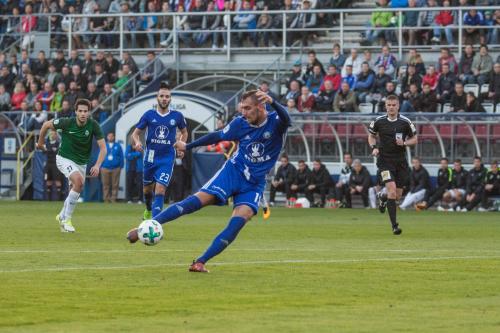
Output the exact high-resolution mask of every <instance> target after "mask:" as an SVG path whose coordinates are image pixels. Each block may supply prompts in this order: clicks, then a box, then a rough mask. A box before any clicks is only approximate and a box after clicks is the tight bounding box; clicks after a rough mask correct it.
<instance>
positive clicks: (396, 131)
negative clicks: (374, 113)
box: [368, 95, 417, 235]
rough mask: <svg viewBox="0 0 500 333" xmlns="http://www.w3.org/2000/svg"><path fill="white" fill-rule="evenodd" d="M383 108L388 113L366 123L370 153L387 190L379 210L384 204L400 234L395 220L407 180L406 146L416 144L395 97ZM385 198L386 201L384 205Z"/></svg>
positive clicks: (413, 134)
mask: <svg viewBox="0 0 500 333" xmlns="http://www.w3.org/2000/svg"><path fill="white" fill-rule="evenodd" d="M385 107H386V109H387V114H385V115H383V116H380V117H377V118H376V119H375V120H374V121H372V122H371V124H370V126H369V129H368V130H369V132H370V133H369V135H368V143H369V144H370V147H371V149H372V155H373V156H376V157H377V167H378V171H379V173H380V177H381V178H382V181H383V183H384V184H385V189H386V192H387V194H386V196H387V199H386V200H385V195H384V196H382V195H380V196H379V200H380V204H379V209H380V211H381V212H384V211H385V207H384V206H385V205H387V212H388V213H389V219H390V221H391V225H392V232H393V233H394V235H400V234H401V232H402V230H401V228H400V227H399V224H398V222H397V219H396V200H399V199H400V198H401V195H402V193H403V188H404V187H405V186H407V184H408V181H409V167H408V162H407V161H406V147H408V146H414V145H415V144H416V143H417V132H416V129H415V125H413V123H412V122H411V120H410V119H408V118H406V117H405V116H402V115H400V114H399V99H398V97H397V96H395V95H389V96H388V97H387V99H386V101H385ZM377 137H378V139H379V141H380V142H379V143H378V144H377ZM384 201H386V202H387V203H386V204H384Z"/></svg>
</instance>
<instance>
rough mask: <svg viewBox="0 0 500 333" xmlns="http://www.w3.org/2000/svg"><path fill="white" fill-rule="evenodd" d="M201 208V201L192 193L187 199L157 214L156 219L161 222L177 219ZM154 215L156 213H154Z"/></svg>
mask: <svg viewBox="0 0 500 333" xmlns="http://www.w3.org/2000/svg"><path fill="white" fill-rule="evenodd" d="M200 208H201V201H200V199H198V197H197V196H195V195H190V196H189V197H187V198H186V199H184V200H182V201H180V202H177V203H174V204H172V205H170V206H169V207H168V208H167V209H165V210H164V211H163V212H161V213H160V214H158V215H156V216H155V220H156V221H158V222H160V223H161V224H163V223H167V222H170V221H172V220H175V219H176V218H178V217H180V216H182V215H186V214H191V213H193V212H196V211H197V210H198V209H200ZM153 216H154V214H153Z"/></svg>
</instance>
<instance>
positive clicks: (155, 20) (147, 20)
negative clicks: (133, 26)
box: [141, 16, 158, 31]
mask: <svg viewBox="0 0 500 333" xmlns="http://www.w3.org/2000/svg"><path fill="white" fill-rule="evenodd" d="M150 20H151V21H150ZM149 23H152V24H151V27H149V26H148V25H149ZM156 24H158V16H145V17H144V19H143V20H142V27H141V28H142V30H144V31H146V30H148V29H150V28H151V29H153V28H154V27H156Z"/></svg>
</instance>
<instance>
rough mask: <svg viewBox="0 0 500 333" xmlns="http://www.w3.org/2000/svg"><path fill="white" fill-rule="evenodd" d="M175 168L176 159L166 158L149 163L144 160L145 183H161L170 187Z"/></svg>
mask: <svg viewBox="0 0 500 333" xmlns="http://www.w3.org/2000/svg"><path fill="white" fill-rule="evenodd" d="M173 170H174V160H171V159H166V160H160V161H155V162H154V163H149V162H147V161H144V172H143V178H142V182H143V184H144V185H149V184H151V183H153V182H156V183H159V184H162V185H164V186H165V187H168V184H170V179H171V178H172V172H173Z"/></svg>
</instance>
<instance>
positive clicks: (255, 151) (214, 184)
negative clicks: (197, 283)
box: [127, 90, 291, 273]
mask: <svg viewBox="0 0 500 333" xmlns="http://www.w3.org/2000/svg"><path fill="white" fill-rule="evenodd" d="M266 104H269V105H270V106H271V108H272V109H273V110H271V111H270V112H268V111H266ZM240 110H241V113H242V116H238V117H236V118H234V119H233V121H231V123H229V124H228V125H227V126H226V127H225V128H224V129H223V130H220V131H216V132H212V133H209V134H207V135H205V136H203V137H201V138H199V139H198V140H196V141H193V142H191V143H189V144H186V143H185V142H182V141H178V142H177V143H176V144H175V146H176V148H177V149H178V150H179V151H185V150H189V149H192V148H194V147H199V146H204V145H208V144H214V143H217V142H219V141H223V140H226V141H238V150H237V151H236V152H235V153H234V155H233V157H232V158H231V159H229V160H227V161H226V163H225V164H224V165H223V166H222V168H221V169H220V170H219V171H217V173H216V174H215V175H214V176H213V178H212V179H210V180H209V181H208V182H207V183H206V184H205V185H204V186H203V187H202V188H201V189H200V190H199V192H197V193H195V194H194V195H191V196H189V197H187V198H186V199H184V200H183V201H181V202H178V203H174V204H172V205H171V206H169V207H168V208H167V209H165V210H164V211H163V212H161V213H160V214H158V215H156V216H155V218H154V219H155V220H157V221H158V222H160V223H162V224H163V223H167V222H169V221H172V220H175V219H177V218H178V217H180V216H182V215H185V214H190V213H193V212H195V211H197V210H199V209H201V208H202V207H204V206H207V205H213V204H218V205H224V204H225V203H226V202H227V199H228V198H229V197H231V196H232V197H233V201H234V207H233V214H232V216H231V219H230V220H229V224H228V225H227V226H226V228H225V229H224V230H223V231H222V232H221V233H220V234H219V235H217V237H215V239H214V240H213V242H212V244H211V245H210V246H209V247H208V249H207V250H206V251H205V253H204V254H203V255H202V256H200V257H199V258H198V259H196V260H195V261H194V262H193V264H192V265H191V266H190V268H189V271H191V272H202V273H208V270H207V269H206V268H205V263H206V262H207V261H208V260H210V259H211V258H213V257H215V256H216V255H218V254H219V253H221V252H222V251H224V249H225V248H226V247H227V246H228V245H229V244H231V243H232V242H233V241H234V239H235V238H236V236H237V235H238V233H239V232H240V230H241V229H242V228H243V227H244V226H245V223H246V222H248V221H249V220H250V219H251V218H252V216H254V215H255V214H257V211H258V209H259V203H260V199H261V197H262V193H263V191H264V187H265V185H266V174H267V173H268V172H269V170H271V168H273V167H274V165H275V164H276V161H277V160H278V157H279V155H280V152H281V149H282V147H283V144H284V140H285V135H286V133H287V130H288V127H289V126H290V123H291V120H290V116H289V115H288V112H287V110H286V109H285V108H284V107H283V106H282V105H280V104H279V103H277V102H275V101H274V100H273V99H272V98H271V97H270V96H268V95H266V94H265V93H264V92H262V91H257V90H252V91H247V92H245V93H244V94H243V96H242V98H241V104H240ZM127 238H128V240H129V241H130V242H131V243H135V242H136V241H137V239H138V236H137V229H136V228H134V229H132V230H131V231H129V232H128V234H127Z"/></svg>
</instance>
